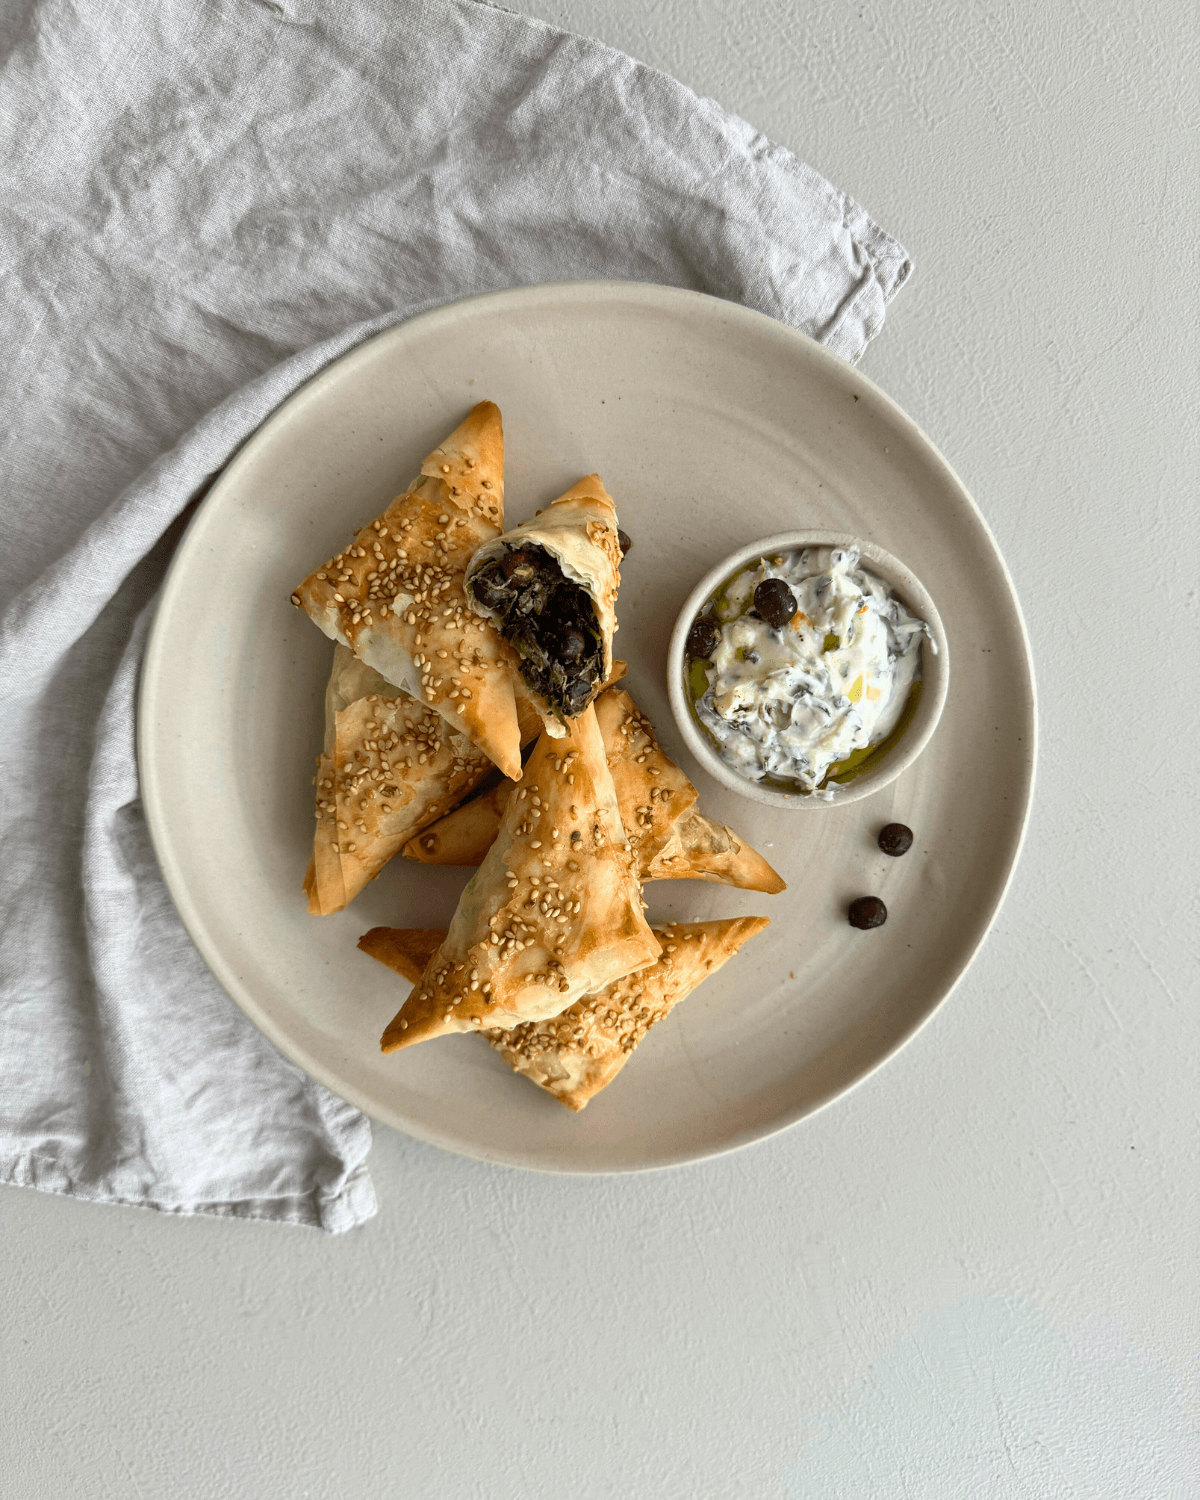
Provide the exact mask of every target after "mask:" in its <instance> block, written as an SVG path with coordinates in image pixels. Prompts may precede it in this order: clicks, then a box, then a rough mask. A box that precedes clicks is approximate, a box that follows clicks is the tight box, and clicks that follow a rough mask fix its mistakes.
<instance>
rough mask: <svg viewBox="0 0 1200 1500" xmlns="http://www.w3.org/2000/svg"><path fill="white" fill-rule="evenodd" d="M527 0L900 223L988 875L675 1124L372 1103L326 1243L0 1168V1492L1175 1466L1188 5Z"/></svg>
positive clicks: (1192, 410) (1182, 1039)
mask: <svg viewBox="0 0 1200 1500" xmlns="http://www.w3.org/2000/svg"><path fill="white" fill-rule="evenodd" d="M524 9H526V10H527V11H531V12H533V13H536V14H538V15H540V16H542V17H544V18H545V19H547V20H552V21H554V22H557V23H559V24H563V25H565V26H568V27H570V28H572V29H574V30H579V31H584V32H588V33H591V34H594V35H597V36H600V37H602V38H604V39H605V40H607V41H610V42H613V43H615V44H616V45H618V46H621V47H623V48H625V49H626V50H628V51H631V52H633V53H634V54H636V55H638V56H640V57H642V58H644V59H646V60H647V61H649V62H651V63H654V64H656V65H657V66H659V67H661V68H663V69H665V70H667V71H670V72H672V73H674V74H676V75H677V76H679V77H681V78H683V79H684V80H685V81H686V82H688V83H690V84H691V85H692V86H693V87H695V88H696V89H697V90H698V91H700V92H702V93H705V94H710V95H713V96H714V97H716V98H717V99H719V100H720V101H721V102H722V103H723V104H725V105H727V106H729V107H730V108H732V109H734V110H736V111H737V112H738V113H740V114H742V115H744V116H746V117H747V118H748V119H750V120H751V121H752V122H753V123H754V124H755V125H757V126H759V127H760V128H762V129H763V130H765V131H766V132H767V133H768V134H770V135H771V136H773V137H774V138H775V139H777V140H779V141H781V142H783V143H785V144H787V145H789V146H791V147H793V148H794V149H795V150H796V151H797V152H798V153H799V154H800V155H801V156H803V157H805V158H806V159H807V160H808V161H810V162H811V163H812V164H813V165H814V166H816V167H817V168H819V169H820V170H821V171H823V172H825V173H826V174H827V175H828V176H829V177H831V178H832V179H833V180H834V181H835V182H837V183H838V184H839V185H840V186H842V187H844V188H846V189H847V190H848V191H850V192H852V193H854V194H855V195H856V196H857V197H858V198H859V199H860V201H862V202H863V203H864V204H866V205H867V206H868V208H869V209H870V210H871V211H872V213H873V214H874V215H875V216H876V217H877V218H878V219H879V221H880V222H881V223H883V224H885V225H886V226H887V227H888V228H889V229H890V230H892V231H893V232H894V233H896V234H897V235H898V236H899V237H900V238H901V239H902V240H903V241H904V243H905V244H906V245H907V246H908V247H909V249H910V251H911V253H912V255H913V258H914V260H915V262H916V267H917V269H916V274H915V275H914V277H913V279H912V281H911V283H910V285H909V286H908V287H907V288H906V289H905V290H904V291H903V292H902V293H901V294H900V296H899V298H898V300H897V301H896V302H895V303H894V304H893V306H892V309H891V311H890V312H889V315H888V323H887V328H886V330H885V332H884V333H883V335H882V336H881V338H880V340H879V342H878V343H877V344H876V345H874V346H873V347H872V349H871V350H870V351H869V352H868V354H867V356H866V359H865V361H864V365H863V368H864V370H865V371H866V373H867V374H869V375H870V376H871V377H872V378H873V379H874V380H876V381H877V382H878V383H879V384H880V385H881V386H883V388H884V389H885V390H886V391H887V392H888V393H889V394H890V395H892V396H893V397H895V398H896V400H898V401H899V403H900V404H901V405H902V406H903V407H904V408H905V409H906V410H907V411H908V412H909V413H911V415H912V416H913V417H914V418H915V419H916V420H917V421H918V422H920V423H921V425H922V426H923V427H924V428H925V429H926V431H927V432H929V433H930V434H931V436H932V437H933V439H934V441H935V442H936V443H938V445H939V446H940V447H941V448H942V449H943V451H944V452H945V453H946V454H947V456H948V457H949V459H950V460H951V462H952V463H953V464H954V465H955V467H956V468H957V470H958V472H959V473H960V474H961V475H962V476H963V478H964V479H965V481H966V483H967V485H968V486H969V487H970V488H971V489H972V491H973V492H974V494H975V495H976V498H977V499H978V501H979V503H980V505H981V506H982V508H983V510H984V512H985V514H986V515H987V517H988V519H989V520H990V522H991V524H992V526H993V528H994V530H995V532H996V534H997V537H998V539H999V542H1000V545H1001V547H1002V549H1003V550H1004V552H1005V555H1006V556H1007V558H1008V560H1009V563H1010V566H1011V568H1012V570H1013V574H1014V576H1015V579H1016V582H1017V587H1018V590H1019V592H1020V594H1021V597H1022V600H1023V602H1024V605H1025V609H1026V612H1027V616H1028V620H1029V625H1030V630H1031V634H1032V638H1033V643H1034V650H1035V654H1036V660H1037V666H1038V673H1039V689H1040V694H1041V712H1042V755H1041V762H1040V768H1039V787H1038V798H1037V803H1036V806H1035V811H1034V819H1033V824H1032V828H1031V832H1030V838H1029V843H1028V845H1027V850H1026V854H1025V857H1024V860H1023V863H1022V865H1021V868H1020V870H1019V872H1018V876H1017V880H1016V884H1015V887H1014V889H1013V891H1012V894H1011V896H1010V898H1009V900H1008V903H1007V905H1006V906H1005V908H1004V910H1003V912H1002V914H1001V917H1000V921H999V924H998V926H997V928H996V930H995V932H994V933H993V935H992V936H991V938H990V939H989V941H988V943H987V945H986V946H985V949H984V951H983V953H982V955H981V956H980V958H979V960H978V962H977V963H976V965H975V967H974V968H973V970H972V971H971V973H970V975H969V976H968V977H967V979H966V980H965V982H964V983H963V985H962V986H961V987H960V989H959V990H958V991H957V992H956V994H955V995H954V996H953V997H952V999H951V1000H950V1001H949V1002H948V1003H947V1004H946V1006H945V1007H944V1008H943V1010H942V1011H941V1013H940V1014H939V1015H938V1016H937V1017H936V1018H935V1019H934V1021H933V1022H932V1023H931V1024H930V1025H929V1026H928V1027H927V1028H926V1029H925V1030H924V1031H923V1032H922V1033H921V1034H920V1035H919V1037H918V1038H917V1039H916V1041H915V1042H914V1043H913V1044H912V1045H911V1046H910V1047H909V1048H908V1049H907V1050H906V1051H905V1052H903V1053H902V1054H901V1055H900V1057H899V1058H897V1059H896V1060H894V1061H893V1062H892V1063H890V1064H889V1065H888V1066H887V1067H886V1068H885V1069H884V1070H883V1071H882V1072H881V1073H880V1074H879V1075H877V1076H876V1077H875V1078H873V1079H871V1080H870V1081H869V1082H868V1083H867V1084H866V1085H864V1086H863V1087H862V1088H860V1089H859V1090H858V1091H856V1092H855V1093H853V1094H851V1095H850V1096H849V1097H847V1098H845V1099H843V1100H841V1101H840V1102H839V1103H837V1104H835V1105H834V1106H833V1107H832V1108H830V1109H828V1110H826V1111H825V1112H824V1113H822V1114H820V1115H819V1116H817V1117H816V1118H815V1119H812V1120H810V1121H808V1122H807V1123H805V1124H803V1125H802V1126H800V1127H799V1128H798V1129H796V1130H794V1131H792V1132H791V1133H789V1134H786V1135H785V1136H783V1137H782V1138H779V1139H776V1140H774V1141H771V1142H768V1143H766V1144H765V1145H762V1146H758V1147H756V1148H753V1149H751V1150H750V1151H748V1152H745V1153H742V1154H740V1155H737V1156H734V1157H732V1158H728V1159H724V1160H721V1161H717V1162H715V1163H713V1164H711V1165H708V1166H704V1167H700V1168H695V1169H690V1170H684V1171H679V1172H674V1173H671V1174H669V1175H665V1176H664V1175H658V1176H651V1177H647V1178H634V1179H621V1180H608V1181H576V1180H570V1179H551V1178H541V1177H534V1176H531V1175H524V1174H518V1173H514V1172H508V1171H502V1170H495V1169H491V1168H487V1167H484V1166H479V1165H476V1164H474V1163H471V1162H466V1161H460V1160H457V1159H455V1158H453V1157H449V1156H444V1155H441V1154H439V1153H437V1152H435V1151H433V1150H431V1149H427V1148H425V1147H422V1146H419V1145H416V1144H414V1143H412V1142H410V1141H408V1140H406V1139H404V1138H402V1137H400V1136H398V1135H396V1134H393V1133H392V1132H390V1131H387V1130H384V1129H382V1128H380V1129H378V1130H377V1133H376V1145H375V1150H374V1153H373V1159H372V1166H373V1172H374V1176H375V1181H376V1185H377V1189H378V1191H379V1195H380V1198H381V1200H382V1209H381V1213H380V1216H379V1218H378V1219H376V1220H375V1221H373V1222H372V1223H371V1224H369V1225H368V1226H367V1227H366V1228H364V1229H360V1230H358V1231H356V1232H354V1233H353V1234H351V1235H349V1236H346V1237H343V1238H340V1239H328V1238H325V1237H323V1236H321V1235H318V1234H316V1233H312V1232H308V1231H299V1230H288V1229H280V1228H272V1227H267V1226H262V1225H254V1224H248V1223H234V1222H221V1221H211V1220H209V1221H206V1220H199V1219H197V1220H183V1219H177V1220H173V1219H169V1218H162V1217H157V1216H154V1215H151V1214H146V1213H139V1212H135V1211H133V1210H128V1209H105V1208H97V1207H94V1206H90V1205H85V1204H80V1203H74V1202H70V1201H64V1200H61V1199H54V1198H50V1197H45V1196H41V1195H38V1194H34V1193H29V1192H23V1191H20V1190H9V1191H6V1192H4V1193H3V1194H2V1195H0V1253H2V1255H3V1258H4V1274H3V1281H2V1285H3V1288H4V1301H3V1313H2V1322H0V1340H2V1351H0V1412H2V1416H0V1495H2V1496H4V1497H8V1496H13V1497H21V1500H25V1497H34V1496H38V1497H40V1496H51V1495H53V1496H58V1495H64V1496H65V1495H71V1496H89V1497H90V1496H109V1495H111V1496H122V1497H124V1496H140V1497H149V1496H171V1497H175V1500H191V1497H214V1496H226V1495H229V1496H236V1497H242V1496H245V1497H254V1500H274V1497H277V1496H278V1497H293V1496H311V1497H314V1500H317V1497H319V1500H332V1497H358V1496H367V1495H370V1496H375V1495H388V1496H391V1495H397V1496H400V1495H402V1496H406V1497H407V1496H414V1497H418V1496H419V1497H424V1496H434V1497H438V1500H443V1497H458V1496H463V1497H482V1500H493V1497H496V1500H537V1497H541V1496H547V1497H549V1496H554V1497H556V1500H557V1497H562V1496H570V1497H572V1500H575V1497H589V1500H590V1497H609V1496H612V1497H618V1496H619V1497H642V1496H645V1497H652V1500H676V1497H678V1500H698V1497H709V1496H713V1497H738V1500H740V1497H758V1496H767V1497H781V1500H875V1497H888V1500H890V1497H893V1496H895V1497H911V1500H950V1497H954V1500H957V1497H960V1496H962V1497H972V1500H991V1497H1004V1500H1008V1497H1021V1500H1024V1497H1037V1500H1042V1497H1045V1500H1064V1497H1070V1500H1093V1497H1096V1500H1099V1497H1104V1500H1133V1497H1135V1496H1136V1497H1143V1496H1146V1497H1151V1496H1152V1497H1156V1500H1157V1497H1172V1500H1175V1497H1180V1500H1182V1497H1185V1496H1194V1495H1197V1494H1200V1479H1198V1478H1197V1475H1198V1474H1200V1441H1198V1439H1200V1427H1198V1426H1197V1413H1196V1409H1195V1395H1196V1378H1195V1377H1196V1372H1197V1358H1196V1350H1197V1336H1198V1335H1200V1298H1198V1296H1197V1291H1196V1278H1197V1272H1196V1258H1197V1256H1196V1252H1197V1249H1198V1247H1200V1193H1198V1188H1200V1168H1198V1166H1197V1153H1196V1140H1197V1131H1196V1103H1195V1101H1196V1098H1197V1076H1196V1073H1197V1069H1196V1059H1197V1056H1200V1036H1198V1029H1200V1028H1198V1024H1197V1015H1198V1011H1200V1004H1198V1002H1200V954H1198V946H1200V943H1198V936H1197V934H1198V918H1200V893H1198V891H1200V875H1198V857H1197V852H1196V850H1197V844H1200V815H1198V813H1197V790H1196V754H1197V749H1196V747H1197V744H1198V743H1200V707H1198V698H1197V693H1196V686H1195V685H1196V678H1197V663H1198V661H1200V640H1198V632H1197V613H1198V609H1200V599H1198V594H1197V584H1196V571H1197V565H1198V562H1200V545H1198V544H1200V524H1198V522H1197V510H1198V496H1197V469H1198V465H1197V456H1198V455H1197V447H1198V439H1197V432H1198V430H1200V422H1198V421H1197V414H1196V413H1197V396H1198V394H1200V340H1198V338H1197V311H1196V306H1197V304H1196V283H1197V269H1198V267H1197V255H1196V248H1195V236H1196V227H1197V224H1198V223H1200V213H1198V208H1200V204H1198V202H1197V197H1198V193H1197V182H1198V176H1197V171H1196V168H1197V140H1196V134H1195V130H1194V127H1195V122H1196V117H1197V113H1198V105H1200V99H1198V93H1197V77H1198V76H1200V45H1198V43H1200V38H1198V25H1197V21H1196V14H1195V12H1194V10H1193V9H1192V8H1191V7H1190V6H1189V5H1187V4H1185V3H1183V0H1178V3H1167V0H1157V3H1145V4H1140V5H1138V6H1137V7H1136V8H1135V7H1132V6H1120V5H1117V4H1112V3H1109V4H1096V3H1067V4H1061V5H1053V6H1051V5H1046V4H1043V3H1039V0H1016V3H1004V0H962V3H955V4H951V3H949V0H943V3H940V4H929V3H921V0H900V3H896V0H890V3H884V0H813V3H811V4H808V5H800V4H786V3H776V0H753V3H750V4H745V3H743V0H702V3H686V0H559V3H553V0H525V4H524ZM1189 1402H1190V1403H1191V1405H1190V1410H1189Z"/></svg>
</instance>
